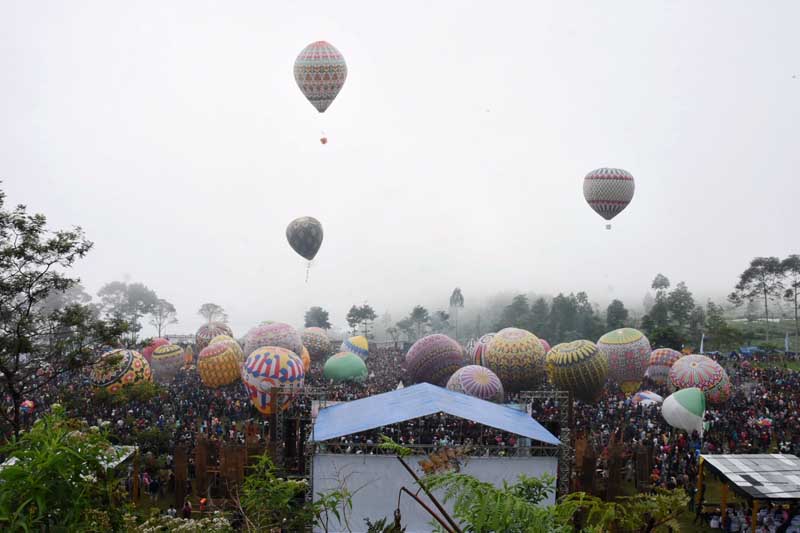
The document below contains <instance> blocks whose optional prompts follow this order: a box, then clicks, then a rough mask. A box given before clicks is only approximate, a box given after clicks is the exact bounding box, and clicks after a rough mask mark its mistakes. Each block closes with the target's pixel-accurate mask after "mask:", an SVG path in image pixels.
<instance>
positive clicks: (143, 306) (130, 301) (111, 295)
mask: <svg viewBox="0 0 800 533" xmlns="http://www.w3.org/2000/svg"><path fill="white" fill-rule="evenodd" d="M97 295H98V296H99V297H100V302H101V305H102V309H103V311H104V312H105V314H106V316H107V317H108V318H110V319H114V320H119V321H123V322H126V323H127V324H128V326H129V328H128V329H129V333H130V340H129V342H130V344H131V345H133V344H135V343H136V335H137V333H138V332H139V331H140V330H141V329H142V326H141V324H140V323H139V319H140V318H141V317H143V316H144V315H147V314H150V313H153V312H154V311H155V309H156V305H157V304H158V296H157V295H156V293H155V292H154V291H153V290H152V289H150V288H148V287H147V286H145V285H144V284H142V283H126V282H124V281H112V282H111V283H106V284H105V285H103V287H101V288H100V290H99V291H98V293H97Z"/></svg>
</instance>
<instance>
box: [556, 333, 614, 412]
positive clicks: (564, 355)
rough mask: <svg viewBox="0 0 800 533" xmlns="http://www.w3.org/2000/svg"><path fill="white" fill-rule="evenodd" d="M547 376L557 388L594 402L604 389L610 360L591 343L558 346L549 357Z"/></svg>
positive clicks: (572, 343)
mask: <svg viewBox="0 0 800 533" xmlns="http://www.w3.org/2000/svg"><path fill="white" fill-rule="evenodd" d="M547 374H548V376H549V377H550V382H551V383H552V384H553V385H554V386H555V387H556V388H558V389H561V390H568V391H571V392H572V393H573V394H574V395H575V397H576V398H578V399H581V400H583V401H585V402H593V401H595V400H597V398H598V397H599V396H600V393H601V392H602V391H603V387H604V386H605V383H606V377H607V376H608V357H607V356H606V355H605V354H604V353H603V352H601V351H600V350H598V349H597V346H596V345H595V344H594V343H593V342H591V341H587V340H579V341H573V342H565V343H562V344H556V345H555V346H553V347H552V348H551V349H550V352H549V353H548V354H547Z"/></svg>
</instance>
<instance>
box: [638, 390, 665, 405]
mask: <svg viewBox="0 0 800 533" xmlns="http://www.w3.org/2000/svg"><path fill="white" fill-rule="evenodd" d="M663 401H664V398H663V397H662V396H661V395H660V394H656V393H655V392H653V391H651V390H643V391H639V392H637V393H636V394H634V395H633V396H631V402H632V403H633V404H635V405H644V406H647V405H655V404H657V403H661V402H663Z"/></svg>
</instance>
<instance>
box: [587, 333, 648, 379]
mask: <svg viewBox="0 0 800 533" xmlns="http://www.w3.org/2000/svg"><path fill="white" fill-rule="evenodd" d="M597 348H598V349H599V350H600V351H601V352H603V353H604V354H606V356H607V357H608V376H609V377H610V378H611V379H612V380H614V381H615V382H616V383H618V384H619V386H620V388H621V389H622V390H623V392H625V393H627V394H631V393H633V392H635V391H636V389H638V388H639V385H640V384H641V383H642V378H644V373H645V371H647V364H648V362H649V361H650V341H648V340H647V337H645V336H644V334H643V333H642V332H641V331H639V330H638V329H633V328H621V329H615V330H614V331H610V332H608V333H606V334H605V335H603V336H602V337H600V340H599V341H597Z"/></svg>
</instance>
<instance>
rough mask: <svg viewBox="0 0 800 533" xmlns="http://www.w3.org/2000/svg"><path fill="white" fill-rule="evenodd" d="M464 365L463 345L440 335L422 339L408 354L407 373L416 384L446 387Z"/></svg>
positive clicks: (436, 334)
mask: <svg viewBox="0 0 800 533" xmlns="http://www.w3.org/2000/svg"><path fill="white" fill-rule="evenodd" d="M464 364H465V361H464V356H463V351H462V350H461V345H460V344H458V342H456V341H454V340H453V339H451V338H450V337H448V336H447V335H442V334H440V333H435V334H433V335H428V336H427V337H422V338H421V339H419V340H418V341H417V342H415V343H414V344H413V345H412V346H411V348H410V349H409V350H408V353H406V371H407V372H408V375H409V377H410V378H411V381H413V382H414V383H422V382H426V383H432V384H434V385H439V386H440V387H441V386H444V385H445V384H446V383H447V380H448V379H449V378H450V376H451V375H453V372H455V371H456V370H458V369H459V368H461V367H462V366H464Z"/></svg>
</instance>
